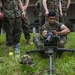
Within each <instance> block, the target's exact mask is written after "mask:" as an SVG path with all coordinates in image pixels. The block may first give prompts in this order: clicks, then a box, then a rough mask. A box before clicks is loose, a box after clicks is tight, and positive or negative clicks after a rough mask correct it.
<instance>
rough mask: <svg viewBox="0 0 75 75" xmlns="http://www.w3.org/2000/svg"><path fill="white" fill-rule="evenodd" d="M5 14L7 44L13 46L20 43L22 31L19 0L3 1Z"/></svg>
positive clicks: (4, 23)
mask: <svg viewBox="0 0 75 75" xmlns="http://www.w3.org/2000/svg"><path fill="white" fill-rule="evenodd" d="M1 1H2V9H3V14H4V21H3V27H4V30H5V32H6V44H7V45H8V46H11V45H13V44H17V43H19V41H20V36H21V31H22V29H21V28H22V25H21V24H22V19H21V12H20V10H19V6H18V1H17V0H1Z"/></svg>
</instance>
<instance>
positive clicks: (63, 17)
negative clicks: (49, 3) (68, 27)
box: [60, 0, 67, 23]
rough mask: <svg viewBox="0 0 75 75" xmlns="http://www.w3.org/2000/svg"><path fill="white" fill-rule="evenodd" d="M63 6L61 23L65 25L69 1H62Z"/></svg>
mask: <svg viewBox="0 0 75 75" xmlns="http://www.w3.org/2000/svg"><path fill="white" fill-rule="evenodd" d="M60 1H61V4H62V13H63V16H62V17H61V18H60V22H62V23H65V22H66V16H67V9H66V7H67V0H60Z"/></svg>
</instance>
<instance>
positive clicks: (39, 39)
mask: <svg viewBox="0 0 75 75" xmlns="http://www.w3.org/2000/svg"><path fill="white" fill-rule="evenodd" d="M61 27H62V24H61V23H59V22H57V21H56V23H55V25H52V26H50V24H49V22H46V23H45V24H44V25H43V26H42V31H41V33H42V32H43V31H44V30H47V31H52V30H56V31H60V30H61V29H60V28H61ZM66 40H67V38H66V36H65V35H64V36H60V40H59V44H58V46H59V47H64V44H65V43H66ZM33 41H34V44H35V46H36V47H37V48H38V49H43V48H45V46H44V38H43V36H42V34H41V35H40V36H35V37H34V38H33Z"/></svg>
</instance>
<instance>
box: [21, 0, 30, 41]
mask: <svg viewBox="0 0 75 75" xmlns="http://www.w3.org/2000/svg"><path fill="white" fill-rule="evenodd" d="M22 3H23V5H25V0H22ZM25 13H26V11H25ZM22 29H23V33H24V36H25V39H26V40H30V23H29V20H28V17H27V14H26V16H25V17H24V18H22Z"/></svg>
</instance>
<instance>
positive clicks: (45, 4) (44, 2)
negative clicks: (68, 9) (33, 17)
mask: <svg viewBox="0 0 75 75" xmlns="http://www.w3.org/2000/svg"><path fill="white" fill-rule="evenodd" d="M46 2H47V0H43V7H44V9H45V15H46V16H47V15H48V13H49V11H48V8H47V3H46Z"/></svg>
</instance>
